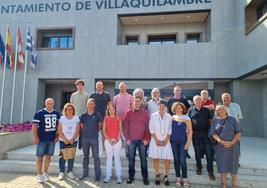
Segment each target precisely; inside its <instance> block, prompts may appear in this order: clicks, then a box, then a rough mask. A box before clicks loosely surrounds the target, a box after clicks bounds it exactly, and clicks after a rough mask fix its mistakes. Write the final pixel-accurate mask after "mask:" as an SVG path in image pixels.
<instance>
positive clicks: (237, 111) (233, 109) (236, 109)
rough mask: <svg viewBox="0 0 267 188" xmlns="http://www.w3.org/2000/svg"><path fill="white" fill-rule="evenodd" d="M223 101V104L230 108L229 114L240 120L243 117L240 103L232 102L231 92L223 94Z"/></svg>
mask: <svg viewBox="0 0 267 188" xmlns="http://www.w3.org/2000/svg"><path fill="white" fill-rule="evenodd" d="M222 102H223V105H225V106H227V107H228V108H229V114H228V115H229V116H232V117H234V118H236V120H237V121H238V122H239V121H240V120H241V119H243V115H242V112H241V108H240V106H239V104H237V103H233V102H231V95H230V94H229V93H223V94H222Z"/></svg>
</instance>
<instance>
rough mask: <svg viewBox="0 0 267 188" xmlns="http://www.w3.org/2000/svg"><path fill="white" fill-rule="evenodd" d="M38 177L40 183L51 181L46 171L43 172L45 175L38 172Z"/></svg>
mask: <svg viewBox="0 0 267 188" xmlns="http://www.w3.org/2000/svg"><path fill="white" fill-rule="evenodd" d="M36 179H37V182H38V183H43V182H47V181H49V178H48V175H47V174H46V173H43V175H40V174H38V175H37V178H36Z"/></svg>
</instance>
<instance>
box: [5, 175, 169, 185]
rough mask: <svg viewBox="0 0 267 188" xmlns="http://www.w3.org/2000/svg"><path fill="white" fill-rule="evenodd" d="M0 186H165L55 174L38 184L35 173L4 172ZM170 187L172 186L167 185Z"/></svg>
mask: <svg viewBox="0 0 267 188" xmlns="http://www.w3.org/2000/svg"><path fill="white" fill-rule="evenodd" d="M0 187H1V188H63V187H64V188H76V187H77V188H78V187H79V188H84V187H86V188H88V187H89V188H98V187H101V188H102V187H103V188H115V187H116V188H124V187H129V188H143V187H157V188H159V187H165V186H164V185H162V186H155V185H154V182H152V181H151V182H150V185H149V186H144V185H143V182H141V181H135V182H134V183H133V184H132V185H127V184H126V180H124V182H123V184H121V185H118V184H117V183H116V180H113V181H111V182H110V183H108V184H105V183H103V181H102V182H100V183H99V184H96V183H95V182H94V180H93V179H92V178H89V179H87V180H85V181H80V180H78V179H75V180H69V179H67V178H65V179H64V180H63V181H59V180H58V179H57V177H56V176H50V182H47V183H42V184H39V183H37V182H36V175H35V174H25V173H24V174H6V173H5V174H4V173H0ZM169 187H170V188H172V187H174V184H173V185H172V186H169Z"/></svg>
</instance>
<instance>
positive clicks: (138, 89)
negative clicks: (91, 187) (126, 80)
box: [133, 88, 145, 99]
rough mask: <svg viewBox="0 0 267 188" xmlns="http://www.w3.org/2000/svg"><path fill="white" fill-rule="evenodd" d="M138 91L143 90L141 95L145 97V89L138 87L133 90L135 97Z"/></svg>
mask: <svg viewBox="0 0 267 188" xmlns="http://www.w3.org/2000/svg"><path fill="white" fill-rule="evenodd" d="M138 92H141V95H142V96H141V97H142V99H144V96H145V93H144V90H142V89H141V88H136V89H135V90H134V91H133V96H134V97H135V96H136V94H137V93H138Z"/></svg>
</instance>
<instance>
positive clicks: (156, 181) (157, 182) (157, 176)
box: [155, 174, 160, 185]
mask: <svg viewBox="0 0 267 188" xmlns="http://www.w3.org/2000/svg"><path fill="white" fill-rule="evenodd" d="M155 184H156V185H160V174H158V175H156V180H155Z"/></svg>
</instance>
